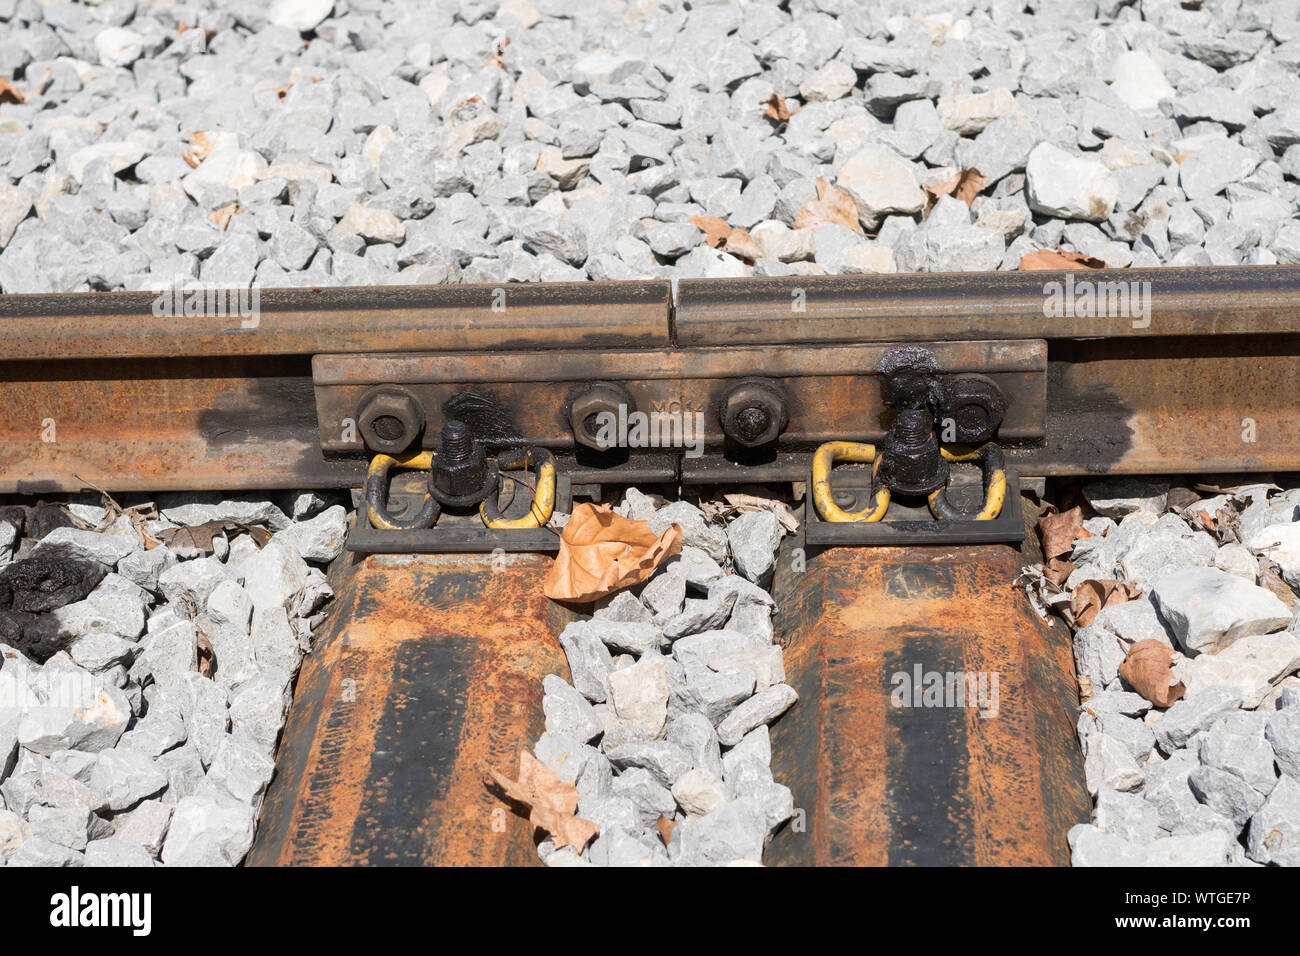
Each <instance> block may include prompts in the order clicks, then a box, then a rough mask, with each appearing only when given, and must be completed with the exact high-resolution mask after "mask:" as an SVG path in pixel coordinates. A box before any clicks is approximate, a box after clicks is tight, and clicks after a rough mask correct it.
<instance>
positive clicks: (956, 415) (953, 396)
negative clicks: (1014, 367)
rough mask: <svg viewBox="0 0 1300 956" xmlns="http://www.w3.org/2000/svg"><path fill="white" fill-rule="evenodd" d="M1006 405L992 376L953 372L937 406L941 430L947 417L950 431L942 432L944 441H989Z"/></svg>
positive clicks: (967, 442) (962, 442) (968, 443)
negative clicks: (938, 406) (956, 373)
mask: <svg viewBox="0 0 1300 956" xmlns="http://www.w3.org/2000/svg"><path fill="white" fill-rule="evenodd" d="M1006 407H1007V403H1006V399H1005V398H1004V397H1003V395H1002V389H1000V388H998V386H997V384H996V383H994V382H993V381H992V380H991V379H989V378H986V377H985V376H983V375H976V374H967V375H955V376H953V377H952V378H951V379H949V380H948V382H947V383H946V388H945V394H944V398H943V401H942V403H941V405H940V408H939V412H938V418H939V420H940V425H941V427H940V431H941V432H944V429H945V428H948V424H947V422H948V421H950V422H951V423H952V424H951V427H950V428H949V431H950V432H951V433H952V435H951V437H949V436H948V434H946V433H945V434H944V438H945V440H947V441H953V442H957V443H960V444H963V445H977V444H981V443H983V442H986V441H992V440H993V438H994V437H995V436H996V435H997V431H998V428H999V427H1000V426H1001V424H1002V418H1003V416H1004V415H1005V414H1006ZM945 420H947V421H945Z"/></svg>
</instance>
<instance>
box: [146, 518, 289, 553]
mask: <svg viewBox="0 0 1300 956" xmlns="http://www.w3.org/2000/svg"><path fill="white" fill-rule="evenodd" d="M239 531H243V532H245V533H246V534H247V535H248V536H249V537H250V538H252V539H253V542H254V543H255V544H256V545H257V546H258V547H259V548H264V547H266V545H267V542H269V541H270V540H271V532H270V531H268V530H267V529H266V528H264V527H262V526H261V525H257V524H244V523H242V522H239V521H222V520H216V521H207V522H204V523H203V524H196V525H187V526H185V527H183V528H164V529H163V530H162V531H159V532H158V540H159V541H160V542H161V543H162V544H165V545H167V547H169V548H171V550H172V551H174V552H175V553H176V556H177V557H178V558H194V557H201V556H204V555H209V554H211V553H212V539H213V538H215V537H216V536H217V535H219V534H227V533H234V532H239Z"/></svg>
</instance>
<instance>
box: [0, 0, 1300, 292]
mask: <svg viewBox="0 0 1300 956" xmlns="http://www.w3.org/2000/svg"><path fill="white" fill-rule="evenodd" d="M0 23H2V24H3V28H4V29H3V42H0V77H4V78H6V79H8V80H9V81H10V82H11V83H12V85H13V87H14V89H15V91H16V93H17V95H16V96H12V95H11V96H5V97H0V290H3V291H4V292H45V291H76V290H87V289H146V288H159V287H166V288H176V287H177V284H183V283H185V282H189V281H197V282H202V283H207V284H215V285H223V286H239V287H248V286H252V285H256V286H259V287H267V288H270V287H277V286H295V285H311V286H319V285H367V284H387V283H448V282H450V283H456V282H480V283H481V282H491V283H499V282H512V281H524V282H533V281H560V280H582V279H636V278H654V277H670V278H679V277H698V276H716V277H724V276H726V277H730V276H744V275H805V274H808V275H818V274H843V273H861V272H895V271H897V272H908V271H963V270H978V269H1014V268H1016V267H1017V266H1018V264H1019V262H1020V259H1021V257H1022V256H1023V255H1025V254H1027V253H1029V252H1033V251H1035V250H1038V249H1049V250H1055V249H1057V248H1058V247H1060V248H1062V249H1064V250H1065V251H1067V252H1071V251H1072V252H1077V253H1080V254H1083V255H1086V256H1092V257H1095V258H1097V259H1099V260H1101V261H1103V262H1104V263H1106V264H1107V265H1109V266H1111V267H1117V268H1118V267H1125V266H1158V265H1169V264H1172V265H1235V264H1241V263H1276V262H1281V263H1296V262H1300V221H1298V220H1297V218H1296V213H1297V208H1298V207H1297V198H1298V196H1300V193H1298V190H1300V186H1298V185H1297V177H1300V114H1297V111H1296V107H1295V106H1294V105H1292V104H1294V103H1295V102H1296V101H1297V98H1298V96H1300V76H1297V73H1296V65H1297V62H1300V56H1297V52H1296V51H1297V49H1300V23H1298V22H1297V19H1296V12H1295V10H1294V9H1293V8H1292V7H1290V6H1288V5H1286V4H1250V5H1244V6H1237V5H1231V4H1229V5H1226V6H1225V5H1223V4H1213V3H1211V4H1204V5H1184V4H1178V3H1175V2H1172V0H1169V2H1165V0H1161V2H1152V3H1141V4H1102V5H1100V6H1099V7H1089V8H1088V9H1086V10H1082V9H1080V8H1077V7H1068V8H1064V7H1059V6H1058V5H1053V4H1040V5H1035V6H1032V7H1029V8H1026V7H1025V6H1024V5H1017V4H1011V3H1004V2H994V3H978V4H973V3H966V4H958V5H956V6H955V7H953V8H952V9H950V10H947V11H944V12H932V13H918V12H917V10H916V7H915V5H914V4H912V3H910V2H905V0H891V2H885V3H872V4H853V3H826V2H816V3H814V2H811V0H796V2H794V3H789V4H777V3H775V2H767V0H754V2H750V3H745V4H740V3H700V4H689V5H688V4H683V3H678V2H665V3H661V2H658V0H655V2H635V3H631V4H620V3H603V2H597V0H591V2H584V3H579V4H578V5H577V6H574V4H572V3H559V2H555V0H536V2H533V0H503V2H496V0H489V2H462V3H439V4H427V3H415V2H393V0H385V2H379V0H337V2H334V3H330V2H326V0H310V2H308V0H284V2H281V3H275V4H265V3H257V2H252V0H237V2H234V3H229V4H223V5H222V6H221V8H220V9H211V8H206V7H204V6H203V5H199V4H185V3H178V4H175V5H149V4H136V3H130V2H120V3H119V2H114V3H102V4H96V5H82V4H79V3H52V4H41V3H37V2H35V0H18V2H10V3H7V4H2V5H0ZM774 97H776V98H778V99H774ZM17 99H22V100H23V101H22V102H15V100H17ZM968 168H975V169H978V170H979V171H980V173H981V174H982V175H983V177H984V178H985V179H986V180H987V182H986V184H985V185H984V186H983V187H982V189H981V190H980V193H979V195H978V196H977V197H976V198H975V199H974V201H973V202H972V203H971V205H970V206H969V207H967V206H966V204H965V203H962V202H958V201H957V200H951V197H948V199H949V200H950V201H949V202H945V203H941V205H943V206H945V208H944V209H942V210H936V211H937V212H939V213H940V214H937V215H936V214H935V212H936V211H932V212H931V214H930V215H929V216H928V218H925V217H923V213H924V211H925V210H926V208H927V205H928V203H929V202H930V201H931V200H932V198H933V194H932V193H931V192H927V190H936V191H937V192H942V190H941V189H939V184H941V183H943V182H944V181H946V180H951V179H952V178H953V177H954V176H955V175H956V174H957V173H959V172H960V171H962V170H963V169H968ZM819 181H821V182H822V183H825V184H828V185H830V186H834V187H835V188H837V189H838V190H842V195H843V198H844V200H845V202H847V204H848V205H849V207H850V208H851V209H853V210H854V211H855V212H856V218H855V217H854V216H853V215H852V214H850V215H848V216H846V217H840V218H837V219H834V220H831V219H827V218H824V217H823V218H821V219H818V218H816V217H815V216H811V215H810V214H809V213H807V212H806V210H808V209H810V208H812V209H816V208H819V207H817V206H814V207H809V204H810V203H811V202H813V201H814V200H816V199H818V197H819V186H818V182H819ZM841 206H842V204H841ZM836 208H840V207H838V206H837V207H836ZM801 213H804V215H803V216H802V217H801ZM699 216H709V217H718V218H720V219H722V220H723V221H724V222H725V223H726V225H727V226H728V227H730V228H732V229H743V230H746V235H744V236H735V235H733V237H732V239H731V240H728V241H727V242H726V243H725V244H724V245H723V246H722V248H720V249H715V248H711V247H710V245H708V244H707V243H706V242H705V234H704V233H703V232H702V231H701V230H700V229H698V228H697V227H696V226H695V225H693V224H692V223H691V219H692V218H694V217H699ZM871 236H874V238H872V237H871Z"/></svg>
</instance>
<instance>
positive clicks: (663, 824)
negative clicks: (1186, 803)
mask: <svg viewBox="0 0 1300 956" xmlns="http://www.w3.org/2000/svg"><path fill="white" fill-rule="evenodd" d="M772 95H773V96H775V95H776V94H775V93H774V94H772ZM676 826H677V824H676V823H675V822H674V821H672V820H669V819H668V818H667V817H666V816H664V815H663V814H662V813H661V814H659V819H658V820H656V821H655V828H656V829H657V830H658V831H659V839H661V840H663V841H664V846H667V845H668V844H669V843H670V842H672V839H673V828H675V827H676Z"/></svg>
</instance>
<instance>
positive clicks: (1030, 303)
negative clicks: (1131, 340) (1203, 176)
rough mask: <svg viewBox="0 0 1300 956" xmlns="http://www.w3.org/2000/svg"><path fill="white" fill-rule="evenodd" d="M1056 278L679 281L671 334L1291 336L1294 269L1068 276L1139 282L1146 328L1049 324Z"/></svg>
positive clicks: (1299, 293)
mask: <svg viewBox="0 0 1300 956" xmlns="http://www.w3.org/2000/svg"><path fill="white" fill-rule="evenodd" d="M1064 277H1065V274H1064V273H1061V272H978V273H975V272H961V273H915V274H907V275H873V276H865V275H864V276H795V277H781V278H746V279H683V280H682V281H681V282H680V283H678V286H677V302H676V310H675V315H674V328H675V331H676V335H677V343H678V344H679V345H682V346H700V345H757V344H762V343H768V342H775V343H784V342H923V341H926V340H938V339H983V338H999V339H1004V338H1005V339H1011V338H1033V339H1048V340H1049V341H1050V340H1057V339H1070V338H1090V337H1095V336H1105V337H1121V338H1128V337H1139V338H1145V337H1153V336H1168V335H1178V336H1187V335H1247V334H1263V333H1277V332H1300V267H1297V266H1232V267H1225V268H1202V267H1188V268H1173V269H1115V270H1107V269H1098V270H1091V269H1088V270H1081V271H1076V272H1075V273H1074V281H1076V282H1077V281H1080V280H1086V281H1088V282H1090V283H1113V282H1122V283H1124V284H1125V286H1128V285H1129V284H1130V283H1150V287H1149V288H1150V300H1149V304H1150V315H1149V321H1148V317H1147V316H1145V315H1142V316H1137V317H1135V316H1131V315H1119V316H1113V317H1112V316H1100V317H1093V316H1087V315H1084V314H1083V312H1084V311H1087V310H1081V309H1075V310H1072V314H1071V313H1067V315H1066V316H1062V317H1052V316H1049V315H1048V313H1047V312H1045V311H1044V305H1045V303H1046V302H1047V300H1048V296H1047V293H1046V292H1045V291H1044V286H1045V285H1046V284H1047V283H1049V282H1062V281H1063V280H1064ZM1093 288H1094V289H1096V288H1097V286H1095V285H1094V286H1093ZM1138 291H1139V294H1140V293H1141V291H1142V287H1140V286H1139V287H1138ZM1107 301H1110V300H1109V297H1108V298H1107ZM1130 306H1131V300H1130Z"/></svg>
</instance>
